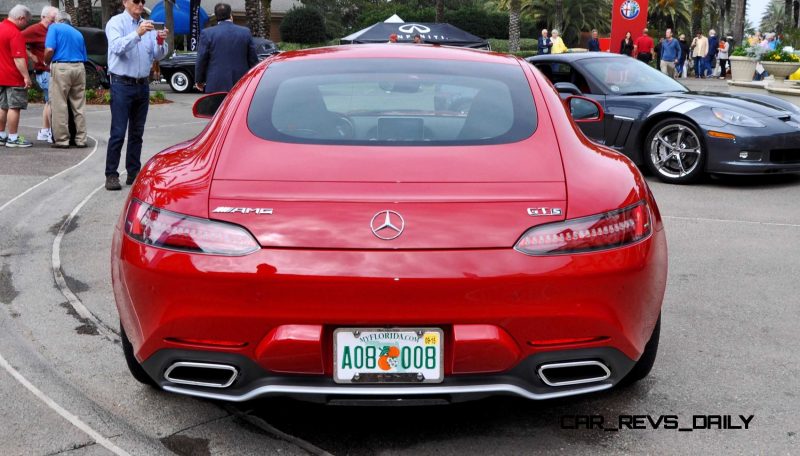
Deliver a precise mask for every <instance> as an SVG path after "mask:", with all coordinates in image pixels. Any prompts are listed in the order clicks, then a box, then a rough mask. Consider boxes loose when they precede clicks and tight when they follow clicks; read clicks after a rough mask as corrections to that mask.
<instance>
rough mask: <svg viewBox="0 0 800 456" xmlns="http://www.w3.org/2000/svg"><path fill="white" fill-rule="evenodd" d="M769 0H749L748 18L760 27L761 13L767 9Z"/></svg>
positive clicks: (755, 25)
mask: <svg viewBox="0 0 800 456" xmlns="http://www.w3.org/2000/svg"><path fill="white" fill-rule="evenodd" d="M768 3H769V0H747V20H748V21H750V23H751V24H753V26H754V27H755V28H756V29H758V24H760V23H761V15H762V14H764V10H766V9H767V4H768Z"/></svg>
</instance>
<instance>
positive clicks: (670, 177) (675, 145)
mask: <svg viewBox="0 0 800 456" xmlns="http://www.w3.org/2000/svg"><path fill="white" fill-rule="evenodd" d="M644 159H645V160H644V161H645V163H646V164H647V167H648V168H649V169H650V171H651V172H652V173H653V174H655V175H656V177H658V178H659V179H661V180H662V181H664V182H667V183H671V184H688V183H692V182H695V181H697V179H699V178H700V176H702V175H703V168H704V166H703V164H704V162H705V150H704V147H703V141H702V140H701V139H700V135H699V134H698V132H697V129H696V128H695V127H694V126H693V125H692V124H690V123H689V122H687V121H685V120H681V119H665V120H663V121H661V122H659V123H657V124H656V126H655V127H653V129H652V130H650V133H649V134H648V135H647V139H646V140H645V157H644Z"/></svg>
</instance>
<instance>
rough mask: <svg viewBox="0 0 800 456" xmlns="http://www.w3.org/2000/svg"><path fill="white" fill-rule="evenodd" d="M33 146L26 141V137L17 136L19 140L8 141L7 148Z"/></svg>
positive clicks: (9, 139)
mask: <svg viewBox="0 0 800 456" xmlns="http://www.w3.org/2000/svg"><path fill="white" fill-rule="evenodd" d="M32 145H33V144H31V143H30V141H26V140H25V137H24V136H17V139H16V140H14V141H12V140H11V138H8V139H6V147H31V146H32Z"/></svg>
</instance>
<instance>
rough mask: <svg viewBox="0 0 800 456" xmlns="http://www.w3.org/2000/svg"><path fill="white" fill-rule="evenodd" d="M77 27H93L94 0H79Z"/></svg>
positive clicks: (76, 18)
mask: <svg viewBox="0 0 800 456" xmlns="http://www.w3.org/2000/svg"><path fill="white" fill-rule="evenodd" d="M76 13H77V15H76V17H75V25H76V26H78V27H91V26H92V22H93V21H92V0H78V9H77V11H76Z"/></svg>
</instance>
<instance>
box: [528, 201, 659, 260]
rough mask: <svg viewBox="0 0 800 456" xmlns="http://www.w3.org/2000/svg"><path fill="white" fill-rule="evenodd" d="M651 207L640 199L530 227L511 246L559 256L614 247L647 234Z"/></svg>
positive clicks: (538, 253) (632, 241)
mask: <svg viewBox="0 0 800 456" xmlns="http://www.w3.org/2000/svg"><path fill="white" fill-rule="evenodd" d="M651 231H652V226H651V223H650V210H649V209H648V207H647V203H645V202H644V201H640V202H638V203H636V204H634V205H632V206H628V207H626V208H623V209H618V210H615V211H611V212H606V213H604V214H598V215H592V216H589V217H582V218H578V219H572V220H565V221H563V222H557V223H549V224H547V225H541V226H537V227H534V228H531V229H529V230H528V231H527V232H526V233H525V234H524V235H522V238H520V240H519V241H518V242H517V245H516V246H514V248H515V249H516V250H518V251H520V252H522V253H525V254H527V255H562V254H568V253H581V252H591V251H594V250H604V249H613V248H617V247H622V246H625V245H628V244H632V243H634V242H637V241H640V240H642V239H644V238H646V237H647V236H649V235H650V232H651Z"/></svg>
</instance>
